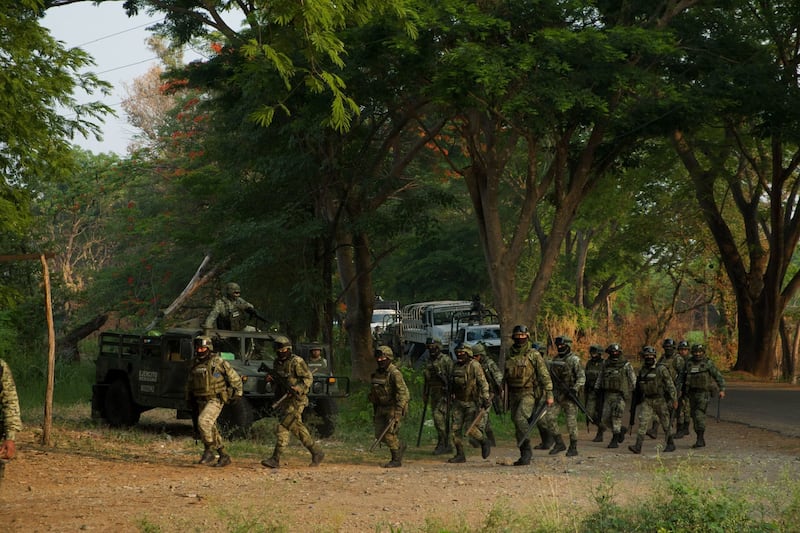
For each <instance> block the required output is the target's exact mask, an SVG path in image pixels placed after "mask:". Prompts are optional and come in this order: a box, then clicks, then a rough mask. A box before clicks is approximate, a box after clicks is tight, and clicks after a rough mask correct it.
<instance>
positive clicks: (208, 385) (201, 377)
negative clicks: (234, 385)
mask: <svg viewBox="0 0 800 533" xmlns="http://www.w3.org/2000/svg"><path fill="white" fill-rule="evenodd" d="M221 367H222V359H220V358H219V357H218V356H212V357H209V358H208V359H206V360H204V361H198V362H197V364H195V365H194V366H192V369H191V370H190V371H189V390H190V391H191V393H192V395H193V396H196V397H198V398H214V397H216V396H222V395H224V394H225V393H226V391H227V381H226V380H225V373H224V372H223V371H222V368H221Z"/></svg>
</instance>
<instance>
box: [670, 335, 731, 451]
mask: <svg viewBox="0 0 800 533" xmlns="http://www.w3.org/2000/svg"><path fill="white" fill-rule="evenodd" d="M715 382H716V384H717V388H719V397H720V399H722V398H724V397H725V378H723V377H722V374H721V373H720V371H719V370H717V367H716V366H715V365H714V362H713V361H711V359H709V358H708V357H706V347H705V346H703V345H702V344H694V345H692V356H691V357H690V358H689V359H687V360H686V365H685V366H684V368H683V372H681V378H680V390H681V391H682V392H683V395H684V401H686V399H687V398H688V400H689V409H690V411H691V414H692V421H693V422H694V432H695V433H697V442H695V443H694V444H692V448H703V447H704V446H705V445H706V441H705V438H704V437H705V432H706V409H707V408H708V401H709V400H710V398H711V391H712V389H713V387H714V383H715Z"/></svg>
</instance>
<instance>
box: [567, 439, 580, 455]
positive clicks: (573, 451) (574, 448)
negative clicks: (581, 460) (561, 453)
mask: <svg viewBox="0 0 800 533" xmlns="http://www.w3.org/2000/svg"><path fill="white" fill-rule="evenodd" d="M576 455H578V439H569V449H568V450H567V457H575V456H576Z"/></svg>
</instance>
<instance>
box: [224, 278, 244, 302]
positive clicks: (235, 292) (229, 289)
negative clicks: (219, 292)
mask: <svg viewBox="0 0 800 533" xmlns="http://www.w3.org/2000/svg"><path fill="white" fill-rule="evenodd" d="M241 292H242V289H241V288H240V287H239V284H238V283H233V282H231V283H228V284H226V285H225V296H227V297H228V298H230V299H231V300H233V299H235V298H238V297H239V294H241Z"/></svg>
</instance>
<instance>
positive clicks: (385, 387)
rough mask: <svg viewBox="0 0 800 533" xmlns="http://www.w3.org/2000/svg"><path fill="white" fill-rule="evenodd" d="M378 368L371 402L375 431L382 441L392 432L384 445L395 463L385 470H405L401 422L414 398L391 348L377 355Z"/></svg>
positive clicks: (378, 352) (372, 381) (373, 374)
mask: <svg viewBox="0 0 800 533" xmlns="http://www.w3.org/2000/svg"><path fill="white" fill-rule="evenodd" d="M375 359H376V361H377V363H378V368H377V370H376V371H375V372H373V373H372V377H371V380H370V382H371V384H372V386H371V389H370V391H369V401H370V402H371V403H372V405H373V408H374V413H375V414H374V416H373V419H372V421H373V427H374V429H375V438H376V439H377V438H379V437H380V435H381V433H383V430H384V429H386V428H387V427H388V428H389V430H388V431H387V432H386V433H385V434H384V435H383V439H382V440H381V442H383V443H385V444H386V446H387V447H388V448H389V451H390V452H391V454H392V459H391V460H390V461H389V462H388V463H386V464H384V465H383V466H384V467H385V468H394V467H398V466H402V461H403V452H405V450H406V445H405V443H402V442H400V438H399V437H398V434H399V432H400V422H401V421H402V419H403V417H405V416H406V412H407V410H408V402H409V400H410V398H411V396H410V394H409V393H408V387H407V386H406V381H405V379H403V374H402V372H400V370H399V369H398V368H397V367H396V366H394V364H393V363H392V360H393V359H394V354H393V353H392V349H391V348H389V347H388V346H380V347H378V349H377V350H376V352H375Z"/></svg>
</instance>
